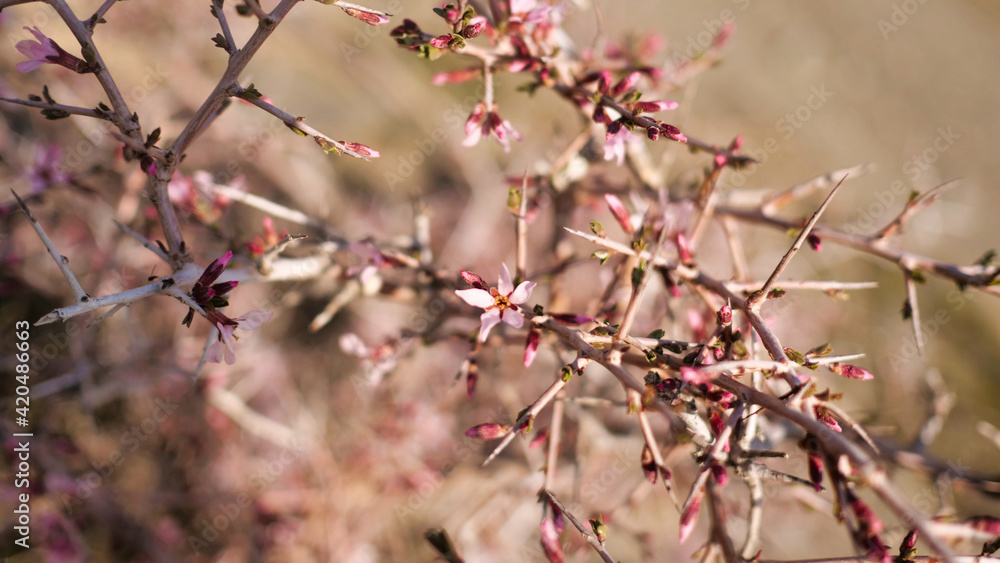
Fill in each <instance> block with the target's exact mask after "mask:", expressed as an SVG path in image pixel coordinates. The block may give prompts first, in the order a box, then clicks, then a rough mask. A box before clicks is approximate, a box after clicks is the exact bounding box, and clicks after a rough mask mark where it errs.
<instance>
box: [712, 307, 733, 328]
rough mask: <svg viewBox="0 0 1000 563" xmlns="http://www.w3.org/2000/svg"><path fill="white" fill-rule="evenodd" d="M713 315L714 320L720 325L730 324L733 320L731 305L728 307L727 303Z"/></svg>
mask: <svg viewBox="0 0 1000 563" xmlns="http://www.w3.org/2000/svg"><path fill="white" fill-rule="evenodd" d="M715 317H716V320H717V321H718V322H719V324H720V325H722V326H726V325H730V324H732V322H733V309H732V307H730V306H729V304H728V303H727V304H726V305H723V306H722V308H721V309H719V312H718V313H716V314H715Z"/></svg>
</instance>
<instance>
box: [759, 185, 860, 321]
mask: <svg viewBox="0 0 1000 563" xmlns="http://www.w3.org/2000/svg"><path fill="white" fill-rule="evenodd" d="M846 179H847V176H844V177H843V178H841V180H840V182H837V185H836V186H834V187H833V189H832V190H830V195H828V196H826V199H825V200H823V203H822V205H820V206H819V209H817V210H816V212H815V213H813V215H812V217H811V218H810V219H809V222H807V223H806V225H805V227H803V228H802V232H800V233H799V236H798V237H796V238H795V242H794V243H793V244H792V247H791V248H789V249H788V252H786V253H785V255H784V256H782V257H781V261H780V262H778V265H777V266H776V267H775V268H774V271H773V272H771V277H769V278H767V281H766V282H764V285H763V286H761V288H760V289H759V290H757V291H756V292H755V293H754V294H753V295H751V296H750V298H749V299H748V300H747V307H748V308H749V309H751V310H753V311H755V312H756V311H759V310H760V305H761V303H763V302H764V300H765V298H766V296H767V293H768V292H769V291H771V288H773V287H774V283H775V282H776V281H778V277H779V276H781V273H782V272H783V271H785V268H786V267H788V264H789V262H791V261H792V257H793V256H795V254H796V253H797V252H798V251H799V249H800V248H802V243H803V242H805V240H806V237H808V236H809V233H811V232H812V228H813V226H814V225H816V222H817V221H819V218H820V216H822V215H823V212H824V211H826V208H827V207H828V206H829V205H830V202H831V201H833V196H834V195H836V194H837V190H838V189H840V186H841V185H843V183H844V180H846Z"/></svg>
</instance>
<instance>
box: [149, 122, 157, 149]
mask: <svg viewBox="0 0 1000 563" xmlns="http://www.w3.org/2000/svg"><path fill="white" fill-rule="evenodd" d="M159 140H160V128H159V127H157V128H156V129H153V132H152V133H150V134H149V136H147V137H146V148H147V149H148V148H149V147H151V146H153V145H155V144H156V141H159Z"/></svg>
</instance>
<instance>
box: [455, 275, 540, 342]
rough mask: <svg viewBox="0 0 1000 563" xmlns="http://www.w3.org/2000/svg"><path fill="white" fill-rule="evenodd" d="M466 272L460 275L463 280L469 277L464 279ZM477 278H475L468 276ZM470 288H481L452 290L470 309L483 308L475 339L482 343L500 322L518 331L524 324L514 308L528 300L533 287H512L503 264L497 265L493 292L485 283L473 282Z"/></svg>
mask: <svg viewBox="0 0 1000 563" xmlns="http://www.w3.org/2000/svg"><path fill="white" fill-rule="evenodd" d="M465 274H466V272H463V277H465V278H466V279H469V277H470V276H465ZM471 276H475V278H477V279H482V278H479V276H476V275H475V274H471ZM474 285H477V286H478V285H481V286H482V287H473V288H472V289H459V290H456V291H455V294H456V295H458V296H459V297H460V298H462V301H465V302H466V303H468V304H469V305H472V306H473V307H479V308H482V309H486V312H485V313H483V314H482V315H481V316H480V317H479V319H480V321H481V322H482V324H481V325H480V327H479V340H481V341H483V342H486V337H487V336H489V334H490V330H492V329H493V327H494V326H496V325H497V324H499V323H500V321H503V322H505V323H507V324H509V325H510V326H512V327H514V328H520V327H521V326H522V325H523V324H524V315H523V314H522V313H521V311H520V309H519V308H518V305H520V304H522V303H524V302H526V301H527V300H528V299H529V298H530V297H531V290H532V289H534V288H535V282H529V281H525V282H521V283H520V285H518V286H517V288H515V287H514V283H513V282H512V281H511V280H510V271H509V270H508V269H507V265H506V264H501V265H500V281H499V282H498V283H497V287H496V288H495V289H493V288H490V289H487V288H486V285H485V284H481V283H476V284H474Z"/></svg>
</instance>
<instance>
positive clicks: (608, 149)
mask: <svg viewBox="0 0 1000 563" xmlns="http://www.w3.org/2000/svg"><path fill="white" fill-rule="evenodd" d="M615 123H619V122H618V121H613V122H612V123H611V125H609V126H608V134H607V135H606V136H605V141H604V160H614V161H616V162H617V163H618V166H621V165H622V164H623V163H624V162H625V148H626V145H627V144H629V143H634V142H637V141H638V138H637V137H635V136H633V135H632V132H631V131H629V130H628V128H627V127H621V126H618V127H612V125H614V124H615Z"/></svg>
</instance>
